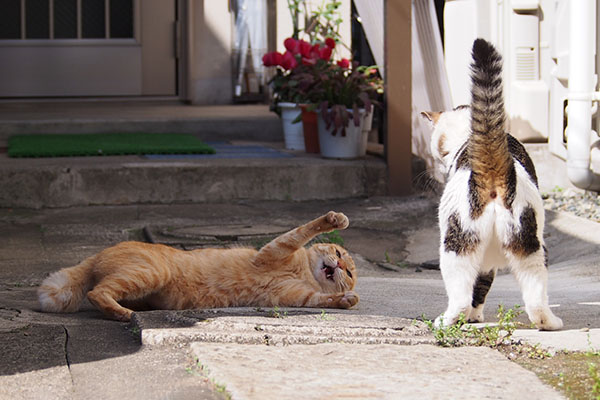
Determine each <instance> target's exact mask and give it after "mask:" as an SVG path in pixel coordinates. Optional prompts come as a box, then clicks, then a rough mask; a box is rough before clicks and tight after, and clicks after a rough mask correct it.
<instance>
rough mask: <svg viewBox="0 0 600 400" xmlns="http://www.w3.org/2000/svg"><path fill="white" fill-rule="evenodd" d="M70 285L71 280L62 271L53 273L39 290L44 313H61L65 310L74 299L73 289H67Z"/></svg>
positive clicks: (39, 299) (39, 298)
mask: <svg viewBox="0 0 600 400" xmlns="http://www.w3.org/2000/svg"><path fill="white" fill-rule="evenodd" d="M68 284H69V278H68V276H67V275H66V274H65V273H64V272H62V271H57V272H54V273H52V274H51V275H50V276H49V277H48V278H46V279H45V280H44V282H42V285H41V286H40V288H39V289H38V301H39V302H40V306H41V308H42V311H48V312H60V311H64V310H65V308H66V307H67V305H68V304H69V302H70V301H71V298H72V297H73V293H72V292H71V289H69V288H66V286H67V285H68Z"/></svg>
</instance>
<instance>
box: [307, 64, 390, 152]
mask: <svg viewBox="0 0 600 400" xmlns="http://www.w3.org/2000/svg"><path fill="white" fill-rule="evenodd" d="M298 80H299V83H298V88H299V90H300V91H301V92H303V93H304V95H305V96H308V94H310V98H311V99H312V100H313V102H312V106H311V107H312V108H313V109H316V110H317V111H318V116H319V119H318V126H319V146H320V148H321V154H322V155H323V156H324V157H328V158H357V157H362V156H364V155H365V153H366V142H367V136H368V132H369V130H370V129H371V127H370V121H371V118H372V113H373V106H374V105H378V104H379V103H378V100H377V99H378V97H379V95H380V94H381V93H382V92H383V85H382V81H381V79H380V78H379V76H378V73H377V68H376V67H366V66H359V65H358V63H352V64H351V63H350V62H349V61H348V60H346V59H342V60H340V61H338V62H337V63H333V62H325V61H324V60H322V59H321V60H315V62H314V64H313V65H312V68H309V69H307V70H305V71H304V72H303V73H302V74H300V75H299V76H298Z"/></svg>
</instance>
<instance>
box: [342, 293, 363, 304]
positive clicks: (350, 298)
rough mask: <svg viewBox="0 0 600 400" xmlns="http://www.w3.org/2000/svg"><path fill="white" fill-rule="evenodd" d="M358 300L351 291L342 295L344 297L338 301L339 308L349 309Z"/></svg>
mask: <svg viewBox="0 0 600 400" xmlns="http://www.w3.org/2000/svg"><path fill="white" fill-rule="evenodd" d="M359 299H360V298H359V297H358V295H357V294H356V293H354V292H352V291H349V292H346V293H344V297H342V298H341V299H340V307H341V308H350V307H353V306H355V305H356V304H357V303H358V300H359Z"/></svg>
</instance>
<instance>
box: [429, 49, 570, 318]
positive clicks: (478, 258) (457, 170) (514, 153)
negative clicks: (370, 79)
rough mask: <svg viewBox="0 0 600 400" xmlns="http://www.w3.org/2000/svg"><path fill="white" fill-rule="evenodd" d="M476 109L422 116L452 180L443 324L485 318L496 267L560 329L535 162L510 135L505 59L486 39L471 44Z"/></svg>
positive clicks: (446, 210)
mask: <svg viewBox="0 0 600 400" xmlns="http://www.w3.org/2000/svg"><path fill="white" fill-rule="evenodd" d="M472 53H473V63H472V65H471V70H472V75H471V78H472V87H471V96H472V99H471V106H470V107H468V106H460V107H458V108H456V109H455V110H453V111H450V112H443V113H423V115H425V116H426V117H427V118H429V120H431V121H432V122H433V123H434V132H433V136H432V140H431V150H432V153H433V154H434V156H435V157H437V158H438V159H439V160H441V162H442V163H443V165H444V167H445V170H446V173H447V183H446V187H445V189H444V193H443V195H442V198H441V201H440V207H439V224H440V234H441V243H440V269H441V271H442V277H443V279H444V284H445V286H446V293H447V295H448V308H447V309H446V311H445V312H444V313H443V314H442V315H441V316H440V317H438V319H437V320H436V324H437V325H438V326H439V325H440V324H443V325H446V326H447V325H451V324H453V323H455V322H456V321H457V319H458V318H459V315H460V314H461V313H464V315H465V316H466V318H467V319H468V320H469V321H473V322H480V321H483V306H484V303H485V298H486V296H487V293H488V290H489V289H490V286H491V284H492V282H493V280H494V277H495V274H496V271H497V269H498V268H501V267H504V266H505V265H508V266H509V267H510V268H511V271H512V272H513V274H514V276H515V277H516V279H517V281H518V282H519V285H520V287H521V291H522V293H523V300H524V302H525V309H526V311H527V314H528V316H529V319H530V320H531V321H532V322H533V323H534V324H535V325H536V326H537V328H538V329H540V330H555V329H560V328H562V321H561V320H560V318H558V317H556V316H555V315H554V314H553V313H552V311H550V308H549V307H548V296H547V291H546V287H547V278H548V273H547V258H546V249H545V247H544V239H543V236H542V234H543V229H544V208H543V204H542V199H541V197H540V194H539V191H538V187H537V177H536V174H535V168H534V166H533V163H532V162H531V159H530V158H529V156H528V155H527V153H526V151H525V148H524V147H523V145H521V144H520V143H519V142H518V141H517V139H515V138H514V137H512V136H511V135H509V134H507V133H506V132H505V121H506V114H505V110H504V103H503V96H502V80H501V74H502V59H501V57H500V55H499V54H498V52H497V51H496V49H494V47H493V46H492V45H491V44H489V43H488V42H486V41H485V40H482V39H477V40H476V41H475V43H474V44H473V51H472Z"/></svg>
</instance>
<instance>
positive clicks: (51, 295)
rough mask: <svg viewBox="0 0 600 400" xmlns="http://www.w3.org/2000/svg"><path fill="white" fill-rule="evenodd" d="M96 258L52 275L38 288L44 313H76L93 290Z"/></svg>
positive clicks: (88, 259) (90, 258)
mask: <svg viewBox="0 0 600 400" xmlns="http://www.w3.org/2000/svg"><path fill="white" fill-rule="evenodd" d="M94 258H95V256H92V257H89V258H87V259H85V260H83V261H82V262H81V263H80V264H78V265H76V266H74V267H70V268H63V269H61V270H59V271H56V272H53V273H52V274H50V275H49V276H48V277H47V278H46V279H44V281H43V282H42V284H41V285H40V287H39V288H38V291H37V294H38V300H39V303H40V306H41V309H42V311H46V312H75V311H77V310H79V306H80V305H81V303H82V302H83V299H84V297H85V295H86V294H87V292H88V291H89V290H90V289H91V288H92V284H93V282H92V274H91V269H92V266H93V261H94Z"/></svg>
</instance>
